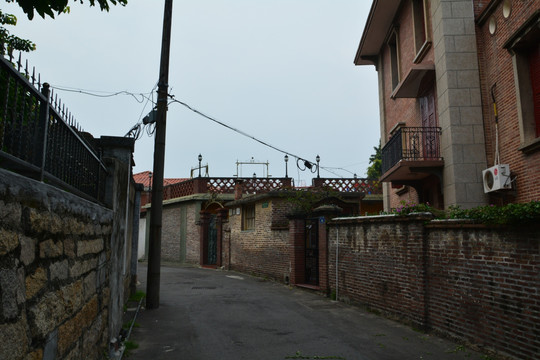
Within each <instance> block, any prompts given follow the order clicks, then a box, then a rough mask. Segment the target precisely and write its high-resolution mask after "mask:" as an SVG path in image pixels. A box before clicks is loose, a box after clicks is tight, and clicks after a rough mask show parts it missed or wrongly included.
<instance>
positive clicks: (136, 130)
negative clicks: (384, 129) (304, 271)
mask: <svg viewBox="0 0 540 360" xmlns="http://www.w3.org/2000/svg"><path fill="white" fill-rule="evenodd" d="M157 85H158V83H157V82H156V83H155V85H154V86H153V87H152V90H151V91H150V92H148V93H135V92H130V91H127V90H122V91H116V92H109V91H101V90H88V89H81V88H72V87H67V86H57V85H54V86H53V85H51V88H53V89H55V90H57V91H66V92H74V93H79V94H84V95H89V96H94V97H99V98H109V97H114V96H118V95H129V96H131V97H133V98H134V99H135V101H137V102H138V103H139V104H142V103H143V102H144V101H145V100H146V103H145V104H144V106H143V108H142V110H141V113H140V115H139V121H138V122H137V123H136V124H135V125H134V126H133V127H132V128H131V129H130V130H129V131H128V132H127V133H126V135H125V137H127V136H132V137H133V138H134V139H135V140H138V139H140V136H141V134H142V128H141V127H142V126H144V127H145V130H146V133H147V135H148V136H152V135H153V134H154V132H155V130H156V124H155V123H153V124H146V125H143V123H142V118H143V114H144V113H145V109H146V107H147V105H148V103H151V104H152V105H154V106H155V105H156V102H155V101H154V90H155V89H156V87H157ZM168 96H169V97H170V98H171V101H170V102H169V103H168V104H167V105H170V104H171V103H178V104H180V105H182V106H184V107H186V108H187V109H189V110H191V111H193V112H194V113H196V114H198V115H200V116H202V117H204V118H206V119H208V120H210V121H213V122H215V123H217V124H219V125H221V126H223V127H225V128H227V129H229V130H232V131H234V132H236V133H238V134H240V135H243V136H245V137H248V138H250V139H252V140H254V141H256V142H258V143H260V144H262V145H264V146H266V147H269V148H271V149H273V150H276V151H278V152H280V153H283V154H285V155H288V156H291V157H293V158H295V159H296V160H297V168H298V169H300V166H299V165H298V164H299V162H300V161H302V162H303V165H304V170H306V169H310V171H311V172H313V173H315V172H316V169H317V167H318V168H319V169H320V170H325V171H327V172H329V173H331V174H333V175H335V176H338V177H341V178H343V176H341V175H339V174H337V173H336V172H334V171H332V170H343V171H346V172H348V173H350V174H353V173H352V172H351V171H349V170H346V169H344V168H339V167H323V166H320V165H318V164H315V163H313V162H311V161H309V160H306V159H304V158H302V157H300V156H298V155H295V154H292V153H290V152H288V151H285V150H283V149H280V148H278V147H276V146H274V145H272V144H269V143H268V142H266V141H263V140H260V139H258V138H256V137H255V136H253V135H250V134H248V133H246V132H244V131H242V130H240V129H237V128H234V127H232V126H230V125H228V124H226V123H224V122H222V121H219V120H217V119H216V118H213V117H211V116H208V115H206V114H205V113H203V112H201V111H199V110H197V109H194V108H192V107H191V106H189V105H188V104H186V103H185V102H182V101H180V100H177V99H175V98H174V95H171V94H168ZM139 97H140V98H139ZM314 166H315V168H314Z"/></svg>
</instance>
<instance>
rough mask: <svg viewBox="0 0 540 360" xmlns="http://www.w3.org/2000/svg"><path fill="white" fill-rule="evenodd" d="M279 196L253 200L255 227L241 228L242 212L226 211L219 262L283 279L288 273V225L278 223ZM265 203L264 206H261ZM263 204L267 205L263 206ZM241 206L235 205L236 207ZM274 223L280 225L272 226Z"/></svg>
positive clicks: (280, 221) (234, 268)
mask: <svg viewBox="0 0 540 360" xmlns="http://www.w3.org/2000/svg"><path fill="white" fill-rule="evenodd" d="M283 201H284V200H281V199H265V200H260V201H257V202H255V229H254V230H245V231H243V230H241V228H242V227H241V221H242V215H241V214H239V215H230V216H229V224H228V228H229V229H230V230H229V232H225V235H224V244H223V264H224V266H227V267H230V269H233V270H237V271H242V272H246V273H253V274H257V275H262V276H268V277H270V278H273V279H277V280H280V281H283V280H284V278H285V277H288V276H289V258H288V254H289V252H288V251H289V250H288V244H289V243H288V241H289V238H288V234H289V232H288V227H287V226H285V224H284V223H283V224H282V220H283V219H285V218H284V214H283V213H281V211H282V210H281V208H282V202H283ZM263 204H265V207H263ZM266 205H267V206H266ZM238 207H240V208H241V206H235V207H234V208H233V209H236V208H238ZM273 219H275V221H274V224H280V225H281V226H277V225H276V226H275V227H274V228H273V227H272V224H273Z"/></svg>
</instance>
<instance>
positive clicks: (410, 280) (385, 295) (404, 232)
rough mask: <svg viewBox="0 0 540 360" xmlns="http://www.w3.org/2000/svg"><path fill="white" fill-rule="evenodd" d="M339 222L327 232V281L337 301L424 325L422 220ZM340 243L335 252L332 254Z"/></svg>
mask: <svg viewBox="0 0 540 360" xmlns="http://www.w3.org/2000/svg"><path fill="white" fill-rule="evenodd" d="M363 219H369V220H360V221H359V220H355V219H351V220H347V221H340V226H339V227H334V226H332V228H331V229H330V231H329V239H328V260H329V263H328V277H329V283H330V288H331V289H334V290H336V250H337V258H338V264H337V269H338V271H337V275H338V279H337V281H338V283H339V288H338V289H337V293H338V297H339V298H340V299H342V300H350V301H351V302H354V303H360V304H369V306H370V307H371V308H373V309H377V310H379V311H383V312H389V313H391V314H392V316H396V317H398V318H400V319H401V320H402V321H404V322H406V323H410V324H413V325H414V326H417V327H422V326H423V325H424V320H423V319H424V293H425V291H424V283H423V276H422V274H423V272H424V269H423V266H424V263H423V253H422V241H423V221H425V220H426V219H425V218H417V219H416V220H415V221H399V222H397V223H396V221H394V220H393V219H395V218H393V217H377V218H375V217H373V218H371V219H370V218H363ZM338 240H339V249H336V244H337V241H338Z"/></svg>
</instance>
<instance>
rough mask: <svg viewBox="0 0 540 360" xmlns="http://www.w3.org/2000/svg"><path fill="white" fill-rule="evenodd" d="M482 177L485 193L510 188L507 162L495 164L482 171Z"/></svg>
mask: <svg viewBox="0 0 540 360" xmlns="http://www.w3.org/2000/svg"><path fill="white" fill-rule="evenodd" d="M482 179H483V181H484V192H485V193H488V192H492V191H497V190H505V189H511V188H512V182H511V181H510V166H509V165H508V164H499V165H495V166H492V167H490V168H488V169H486V170H484V171H482Z"/></svg>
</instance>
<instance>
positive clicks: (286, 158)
mask: <svg viewBox="0 0 540 360" xmlns="http://www.w3.org/2000/svg"><path fill="white" fill-rule="evenodd" d="M288 161H289V157H288V156H287V154H285V179H286V178H288V177H289V173H288V169H287V167H288V166H287V162H288Z"/></svg>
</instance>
